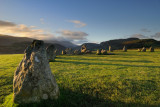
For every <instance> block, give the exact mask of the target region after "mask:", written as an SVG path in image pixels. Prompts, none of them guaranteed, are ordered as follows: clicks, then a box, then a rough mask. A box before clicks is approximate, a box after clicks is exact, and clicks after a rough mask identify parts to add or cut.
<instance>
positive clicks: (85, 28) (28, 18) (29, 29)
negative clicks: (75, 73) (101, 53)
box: [0, 0, 160, 44]
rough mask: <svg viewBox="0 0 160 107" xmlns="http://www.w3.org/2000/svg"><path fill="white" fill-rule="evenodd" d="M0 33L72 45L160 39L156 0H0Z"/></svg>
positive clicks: (159, 9) (159, 8)
mask: <svg viewBox="0 0 160 107" xmlns="http://www.w3.org/2000/svg"><path fill="white" fill-rule="evenodd" d="M0 34H7V35H12V36H19V37H30V38H36V39H49V40H60V41H64V40H67V41H71V42H72V43H75V44H82V43H85V42H93V43H100V42H102V41H107V40H111V39H120V38H129V37H138V38H142V39H144V38H154V39H157V40H160V0H0Z"/></svg>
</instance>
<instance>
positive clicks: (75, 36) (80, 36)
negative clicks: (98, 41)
mask: <svg viewBox="0 0 160 107" xmlns="http://www.w3.org/2000/svg"><path fill="white" fill-rule="evenodd" d="M57 33H60V34H61V36H63V37H65V38H68V39H71V40H85V39H86V37H87V36H88V34H87V33H85V32H81V31H70V30H62V31H57Z"/></svg>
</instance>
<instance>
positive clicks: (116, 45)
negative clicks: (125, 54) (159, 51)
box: [76, 38, 160, 50]
mask: <svg viewBox="0 0 160 107" xmlns="http://www.w3.org/2000/svg"><path fill="white" fill-rule="evenodd" d="M82 45H86V46H87V49H89V50H96V49H107V50H108V47H109V46H111V47H112V49H114V50H119V49H122V48H123V46H126V47H127V48H128V49H137V48H142V47H146V48H149V47H151V46H153V47H155V48H159V47H160V41H157V40H154V39H138V38H127V39H114V40H109V41H104V42H101V43H100V44H95V43H84V44H82ZM82 45H81V46H82ZM81 46H78V47H76V49H80V47H81Z"/></svg>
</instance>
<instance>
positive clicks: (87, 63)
mask: <svg viewBox="0 0 160 107" xmlns="http://www.w3.org/2000/svg"><path fill="white" fill-rule="evenodd" d="M111 61H113V60H111ZM56 62H62V63H73V64H86V65H113V66H114V65H115V66H126V67H147V68H160V66H145V65H124V64H109V63H93V62H91V63H89V62H77V61H56ZM116 62H117V61H116Z"/></svg>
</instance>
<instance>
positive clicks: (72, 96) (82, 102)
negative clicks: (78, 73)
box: [4, 88, 158, 107]
mask: <svg viewBox="0 0 160 107" xmlns="http://www.w3.org/2000/svg"><path fill="white" fill-rule="evenodd" d="M60 92H61V94H60V96H59V98H58V99H57V100H43V101H41V102H40V103H30V104H13V103H12V101H13V99H12V95H13V94H11V95H10V98H8V102H5V103H6V104H7V103H10V105H11V106H12V107H158V105H147V104H140V103H124V102H121V101H117V102H114V101H111V100H104V99H100V98H98V95H96V96H95V97H93V96H90V95H87V94H83V93H82V92H73V91H71V90H69V89H63V88H60ZM11 103H12V104H11ZM4 106H5V105H4Z"/></svg>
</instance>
